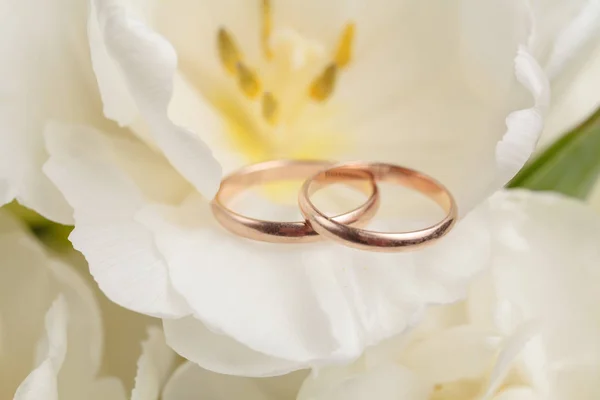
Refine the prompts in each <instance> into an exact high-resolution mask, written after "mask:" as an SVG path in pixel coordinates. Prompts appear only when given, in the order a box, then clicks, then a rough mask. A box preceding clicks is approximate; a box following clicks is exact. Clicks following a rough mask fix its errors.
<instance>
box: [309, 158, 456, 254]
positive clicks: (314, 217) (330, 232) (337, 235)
mask: <svg viewBox="0 0 600 400" xmlns="http://www.w3.org/2000/svg"><path fill="white" fill-rule="evenodd" d="M356 171H363V172H369V173H370V174H371V175H372V176H373V177H374V179H375V182H378V181H382V182H391V183H395V184H399V185H402V186H405V187H407V188H410V189H414V190H416V191H418V192H420V193H423V194H424V195H426V196H427V197H429V198H430V199H432V200H434V201H435V202H436V203H437V204H438V205H439V206H441V207H442V208H443V209H444V211H445V212H446V213H447V214H446V216H445V217H444V219H443V220H441V221H440V222H438V223H436V224H435V225H433V226H430V227H427V228H425V229H421V230H417V231H411V232H376V231H369V230H365V229H359V228H354V227H350V226H347V225H344V224H343V223H340V222H339V221H335V220H334V219H333V218H330V217H328V216H326V215H325V214H323V213H322V212H321V211H319V210H318V209H317V208H316V207H315V205H314V204H313V203H312V202H311V200H310V196H312V195H313V194H314V193H315V192H316V191H318V190H319V189H321V188H323V187H324V186H327V185H330V184H332V183H335V182H339V181H340V180H342V181H343V180H345V179H346V178H347V177H348V176H349V175H350V176H356ZM298 204H299V206H300V210H301V211H302V214H303V215H304V217H305V218H306V219H307V220H308V221H309V222H310V224H311V225H312V227H313V229H314V230H315V231H316V232H317V233H319V234H320V235H323V236H325V237H327V238H329V239H332V240H335V241H337V242H339V243H341V244H344V245H346V246H350V247H354V248H358V249H362V250H370V251H381V252H399V251H406V250H412V249H415V248H418V247H422V246H425V245H428V244H431V243H433V242H435V241H436V240H438V239H440V238H441V237H443V236H444V235H446V234H447V233H448V232H449V231H450V230H451V229H452V227H453V226H454V223H455V222H456V218H457V207H456V203H455V201H454V198H453V197H452V195H451V194H450V192H449V191H448V189H446V188H445V187H444V186H443V185H442V184H441V183H439V182H438V181H436V180H435V179H433V178H431V177H429V176H427V175H425V174H422V173H420V172H417V171H414V170H412V169H409V168H404V167H400V166H397V165H392V164H385V163H377V162H372V163H371V162H350V163H344V164H338V165H335V166H332V167H331V168H329V169H326V170H322V171H320V172H318V173H316V174H315V175H314V176H313V177H311V178H309V179H308V180H307V181H306V182H305V183H304V185H303V186H302V190H301V191H300V194H299V197H298Z"/></svg>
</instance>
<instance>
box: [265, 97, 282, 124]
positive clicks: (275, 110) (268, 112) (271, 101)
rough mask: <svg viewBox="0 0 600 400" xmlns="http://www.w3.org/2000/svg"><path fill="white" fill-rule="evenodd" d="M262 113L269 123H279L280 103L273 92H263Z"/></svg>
mask: <svg viewBox="0 0 600 400" xmlns="http://www.w3.org/2000/svg"><path fill="white" fill-rule="evenodd" d="M262 115H263V118H264V119H265V121H267V122H268V123H269V124H271V125H275V124H276V123H277V119H278V117H279V104H278V103H277V100H276V99H275V96H273V94H271V92H265V93H263V97H262Z"/></svg>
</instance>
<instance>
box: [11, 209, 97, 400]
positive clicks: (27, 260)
mask: <svg viewBox="0 0 600 400" xmlns="http://www.w3.org/2000/svg"><path fill="white" fill-rule="evenodd" d="M0 254H1V257H0V275H1V276H0V310H1V313H2V320H3V321H2V323H3V329H2V330H3V332H2V340H3V341H5V342H4V343H5V346H1V345H0V347H3V349H2V353H3V354H2V357H1V358H0V374H1V375H2V376H6V377H8V378H7V380H6V381H4V383H3V385H1V386H0V397H4V395H5V394H6V393H4V390H8V391H11V390H12V391H14V389H15V387H16V385H15V386H13V383H16V382H15V380H17V381H20V380H22V379H23V378H24V377H25V375H26V374H27V373H29V371H31V368H32V365H31V364H30V363H31V361H32V360H33V359H34V356H33V351H34V348H35V341H36V340H37V339H38V337H39V336H41V334H42V330H43V326H42V325H43V320H44V317H43V315H44V313H45V312H46V311H47V309H48V308H49V307H50V304H51V303H52V301H53V299H55V298H56V297H57V296H59V295H60V296H62V297H63V298H64V299H65V301H66V303H67V307H68V312H69V314H70V316H71V318H70V321H69V324H68V336H69V348H70V349H72V351H70V352H69V353H68V354H67V356H66V360H65V362H64V364H63V366H62V373H63V374H64V376H69V377H70V378H72V380H71V381H69V380H68V378H65V379H64V381H63V378H62V375H61V380H60V382H61V393H63V394H65V395H66V394H67V393H69V392H70V391H76V390H78V389H79V388H80V387H79V386H78V378H79V377H84V376H85V377H88V378H89V377H91V376H93V375H94V374H95V373H96V372H97V370H98V368H99V366H100V358H101V354H102V325H101V321H100V314H99V310H98V306H97V304H96V301H95V299H94V297H93V294H92V293H91V290H90V289H89V287H88V286H87V285H86V284H85V282H84V281H83V280H82V278H81V277H80V276H79V275H78V274H77V272H75V271H74V270H73V269H72V268H71V267H70V266H69V265H66V264H64V263H62V262H58V261H56V260H52V259H50V258H49V257H48V255H47V254H46V253H45V251H44V250H43V249H42V248H41V246H40V244H39V243H37V242H36V241H35V240H34V239H33V238H31V237H30V236H29V235H28V234H27V233H26V232H25V231H24V229H23V228H22V227H21V226H20V225H19V224H18V223H17V222H16V221H15V220H13V219H12V218H11V217H10V216H9V215H8V214H6V213H4V212H2V213H0ZM6 395H7V394H6Z"/></svg>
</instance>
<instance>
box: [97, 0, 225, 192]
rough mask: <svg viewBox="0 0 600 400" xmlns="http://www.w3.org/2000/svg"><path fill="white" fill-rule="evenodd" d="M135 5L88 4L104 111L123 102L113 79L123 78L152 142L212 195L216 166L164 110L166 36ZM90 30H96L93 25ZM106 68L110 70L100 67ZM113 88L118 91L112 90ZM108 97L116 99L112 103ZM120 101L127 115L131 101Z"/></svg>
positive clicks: (168, 72)
mask: <svg viewBox="0 0 600 400" xmlns="http://www.w3.org/2000/svg"><path fill="white" fill-rule="evenodd" d="M139 6H140V7H136V8H133V7H130V8H129V9H128V8H126V7H125V6H124V4H123V2H121V1H118V0H95V1H94V2H93V8H92V15H91V18H92V19H94V18H96V19H97V22H98V26H99V29H100V31H101V32H100V33H99V34H96V35H95V36H92V40H91V43H90V45H91V46H92V47H91V50H92V53H95V56H94V58H93V59H94V60H95V61H96V63H95V65H94V69H95V70H96V71H100V73H99V84H100V87H101V91H102V93H103V100H104V101H105V104H107V106H106V107H107V109H108V110H109V111H110V110H114V109H116V108H119V109H120V106H121V105H122V103H123V101H121V100H120V96H121V94H122V90H121V89H120V87H121V86H118V85H115V82H114V81H112V79H117V83H119V81H124V82H125V83H126V85H127V88H128V89H129V92H130V93H131V98H132V99H133V101H134V102H135V104H136V106H137V108H138V109H139V112H140V113H141V115H142V117H143V119H144V120H145V121H146V122H147V124H148V126H149V129H150V132H151V134H152V136H153V138H154V140H155V142H156V144H157V145H158V146H159V147H160V149H161V150H162V151H163V152H164V154H165V155H166V157H167V159H168V160H169V161H170V162H171V163H172V164H173V165H174V166H175V168H176V169H177V170H178V171H179V172H180V173H181V174H182V175H183V176H185V177H186V179H188V180H189V181H190V182H191V183H192V184H193V185H194V187H196V189H198V191H200V192H201V193H202V194H203V195H204V196H205V197H206V198H208V199H211V198H212V197H213V196H214V194H215V193H216V191H217V189H218V188H219V181H220V177H221V168H220V165H219V164H218V162H217V161H216V160H215V159H214V158H213V156H212V154H211V151H210V149H209V148H208V147H207V146H206V145H205V144H204V143H203V142H202V141H201V140H200V138H199V137H198V136H197V135H195V134H194V133H193V132H191V131H188V130H186V129H184V128H181V127H179V126H176V125H175V124H174V123H173V122H171V120H170V119H169V117H168V115H167V109H168V107H169V103H170V101H171V96H172V92H173V77H174V74H175V70H176V67H177V55H176V53H175V50H174V49H173V47H172V46H171V44H170V43H169V42H168V41H167V40H165V39H164V38H163V37H162V36H160V35H159V34H157V33H156V32H154V31H153V30H152V29H150V28H149V27H148V26H147V25H146V24H145V23H144V22H142V20H141V19H140V17H141V15H140V14H141V10H143V7H144V6H147V4H146V3H145V2H144V3H142V4H140V5H139ZM91 29H92V31H93V30H94V29H96V28H95V25H92V27H91ZM97 36H101V37H102V39H103V46H102V45H101V46H94V45H95V44H98V43H97V42H99V41H98V40H97V39H98V38H97ZM107 53H108V55H110V57H111V58H112V61H113V63H115V64H116V65H118V70H119V72H121V74H122V76H119V74H118V73H117V68H116V67H115V66H114V64H111V63H110V61H109V60H108V59H107V57H106V56H107ZM107 66H108V68H109V69H110V71H106V70H103V68H106V67H107ZM115 76H116V77H117V78H115ZM114 87H118V88H119V89H118V90H117V91H116V92H112V93H111V89H113V88H114ZM125 98H128V97H125ZM115 99H119V100H115ZM112 101H116V102H117V103H116V104H111V102H112ZM125 102H126V104H125V107H126V109H127V110H128V111H129V112H128V114H130V113H131V110H130V108H131V101H128V100H125ZM109 116H111V115H109ZM118 116H119V115H112V116H111V117H118ZM123 119H124V120H123V121H120V122H121V123H131V122H132V120H133V119H132V118H131V116H130V115H127V116H125V117H124V118H123Z"/></svg>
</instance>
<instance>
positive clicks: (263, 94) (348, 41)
mask: <svg viewBox="0 0 600 400" xmlns="http://www.w3.org/2000/svg"><path fill="white" fill-rule="evenodd" d="M261 15H262V28H261V32H260V39H261V57H260V58H259V59H258V60H249V59H248V58H247V56H246V55H245V54H244V52H243V50H242V49H241V48H240V47H239V46H238V44H237V43H236V40H235V38H234V37H233V35H232V34H231V33H230V32H229V31H228V30H227V28H225V27H221V28H220V29H219V31H218V33H217V38H216V41H217V50H218V55H219V58H220V62H221V65H222V67H223V69H224V71H225V72H226V74H227V75H228V76H229V77H230V79H231V80H232V81H234V82H235V83H236V87H237V93H236V94H235V96H233V98H232V96H226V98H221V99H217V101H216V106H217V107H218V108H219V109H220V110H221V112H222V113H223V115H225V117H226V120H227V125H228V133H229V138H230V140H231V142H232V145H233V146H234V148H236V149H237V150H238V151H240V152H241V153H242V154H244V155H245V156H247V157H248V158H249V161H252V162H256V161H261V160H265V159H273V158H284V157H285V158H319V157H325V158H327V157H330V156H331V155H332V154H335V152H336V151H338V152H339V151H340V150H342V151H343V148H342V147H343V144H344V142H347V140H343V136H344V135H343V133H342V132H332V131H331V130H332V129H334V128H332V127H331V125H330V124H327V123H324V122H323V121H326V120H328V119H331V117H332V116H334V115H335V114H337V113H339V111H340V110H339V107H336V106H335V105H333V104H331V102H329V101H328V100H330V98H331V96H332V94H333V93H334V92H335V89H336V85H337V83H338V79H339V75H340V73H341V71H342V70H343V69H344V68H346V67H347V66H348V65H349V64H350V63H351V61H352V49H353V43H354V37H355V31H356V27H355V24H354V23H352V22H349V23H347V24H346V25H345V27H344V28H343V29H342V32H341V33H340V36H339V40H338V43H337V44H336V46H335V48H334V49H332V51H327V49H326V48H325V46H323V45H322V44H321V43H318V42H315V41H314V40H309V39H307V38H305V37H304V36H302V35H301V34H299V33H298V32H297V31H295V30H293V29H288V28H282V29H274V24H273V18H272V5H271V2H270V1H269V0H263V1H262V10H261ZM334 149H335V150H334Z"/></svg>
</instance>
